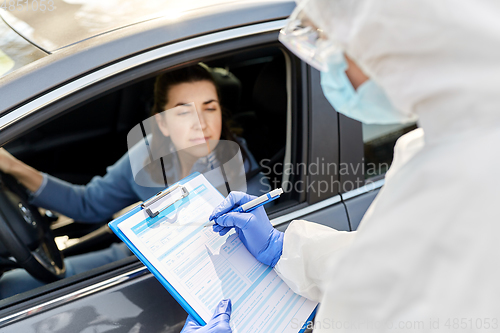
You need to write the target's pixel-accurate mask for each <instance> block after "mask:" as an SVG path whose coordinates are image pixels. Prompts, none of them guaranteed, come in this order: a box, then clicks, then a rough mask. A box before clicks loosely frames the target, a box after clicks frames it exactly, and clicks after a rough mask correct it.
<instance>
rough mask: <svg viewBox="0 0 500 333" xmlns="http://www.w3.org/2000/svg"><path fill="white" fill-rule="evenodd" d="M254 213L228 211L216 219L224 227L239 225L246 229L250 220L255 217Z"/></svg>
mask: <svg viewBox="0 0 500 333" xmlns="http://www.w3.org/2000/svg"><path fill="white" fill-rule="evenodd" d="M253 216H254V215H253V214H252V213H227V214H224V215H222V216H220V217H218V218H216V219H215V222H216V223H217V224H218V225H221V226H224V227H238V228H240V229H245V228H246V226H247V224H248V221H250V219H251V218H252V217H253Z"/></svg>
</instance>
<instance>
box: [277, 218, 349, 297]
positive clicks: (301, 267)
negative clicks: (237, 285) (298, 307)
mask: <svg viewBox="0 0 500 333" xmlns="http://www.w3.org/2000/svg"><path fill="white" fill-rule="evenodd" d="M355 237H356V232H355V231H354V232H347V231H338V230H335V229H333V228H330V227H326V226H324V225H321V224H317V223H313V222H308V221H302V220H298V221H293V222H292V223H291V224H290V226H289V227H288V229H287V230H286V231H285V237H284V242H283V253H282V255H281V258H280V260H279V261H278V263H277V264H276V266H275V269H276V271H277V273H278V274H279V275H280V277H281V278H282V279H283V280H284V281H285V282H286V284H287V285H288V286H289V287H290V288H291V289H292V290H293V291H294V292H295V293H297V294H299V295H301V296H304V297H306V298H308V299H310V300H313V301H316V302H320V300H321V299H322V296H323V293H324V291H325V287H326V285H328V284H329V283H331V277H329V276H328V274H327V272H328V270H327V269H326V267H329V266H331V265H332V263H333V262H334V261H335V260H336V259H337V258H338V255H339V254H340V252H342V251H343V250H344V249H346V248H348V247H349V245H350V244H351V242H352V241H353V239H354V238H355Z"/></svg>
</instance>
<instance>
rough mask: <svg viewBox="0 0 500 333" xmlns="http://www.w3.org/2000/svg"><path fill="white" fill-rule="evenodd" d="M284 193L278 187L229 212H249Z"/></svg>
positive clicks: (208, 225) (211, 223)
mask: <svg viewBox="0 0 500 333" xmlns="http://www.w3.org/2000/svg"><path fill="white" fill-rule="evenodd" d="M282 193H283V189H281V188H277V189H275V190H272V191H271V192H269V193H266V194H264V195H261V196H260V197H258V198H255V199H253V200H252V201H249V202H247V203H245V204H243V205H241V206H238V207H236V208H234V209H232V210H230V211H229V212H228V213H248V212H251V211H252V210H254V209H256V208H259V207H260V206H263V205H265V204H267V203H268V202H271V201H273V200H276V199H278V198H279V197H280V195H281V194H282ZM226 214H227V213H226ZM214 224H215V223H214V222H210V223H208V224H206V225H205V227H210V226H213V225H214Z"/></svg>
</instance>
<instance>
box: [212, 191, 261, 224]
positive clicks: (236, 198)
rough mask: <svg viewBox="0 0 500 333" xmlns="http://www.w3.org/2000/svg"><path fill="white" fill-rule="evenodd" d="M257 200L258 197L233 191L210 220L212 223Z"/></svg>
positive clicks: (216, 209)
mask: <svg viewBox="0 0 500 333" xmlns="http://www.w3.org/2000/svg"><path fill="white" fill-rule="evenodd" d="M255 198H257V197H256V196H253V195H250V194H246V193H243V192H238V191H232V192H231V193H229V195H228V196H227V198H226V199H224V201H222V202H221V203H220V204H219V205H218V206H217V207H215V209H214V211H213V212H212V214H211V215H210V217H209V220H210V221H212V220H214V219H216V218H218V217H219V216H221V215H222V214H225V213H227V212H229V211H230V210H232V209H233V208H236V207H238V206H241V205H243V204H244V203H247V202H249V201H252V200H253V199H255Z"/></svg>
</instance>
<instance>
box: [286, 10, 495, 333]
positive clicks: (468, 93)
mask: <svg viewBox="0 0 500 333" xmlns="http://www.w3.org/2000/svg"><path fill="white" fill-rule="evenodd" d="M306 8H307V9H306V11H307V13H308V16H309V17H310V18H311V19H312V21H313V22H315V23H316V24H317V25H318V26H319V27H320V28H323V29H324V30H325V31H326V32H327V34H333V35H334V36H335V38H336V39H338V40H340V41H341V43H342V45H343V47H344V48H345V50H346V53H347V54H348V55H349V56H350V57H351V58H352V59H354V60H355V61H356V62H357V63H358V64H359V66H360V67H361V68H362V69H363V70H364V71H365V72H366V73H367V74H368V75H369V76H370V77H371V78H372V79H374V80H375V81H376V82H378V83H379V84H380V85H381V86H382V87H383V88H384V89H385V91H386V92H387V94H388V96H389V98H390V99H391V101H392V102H393V104H394V105H395V106H396V107H397V108H398V109H400V110H401V111H402V112H407V113H408V112H412V113H415V114H417V115H418V117H419V126H420V127H421V129H418V130H415V131H413V132H411V133H408V134H407V135H405V136H403V137H401V138H400V139H399V140H398V142H397V144H396V147H395V151H394V161H393V165H392V166H391V168H390V170H389V172H388V173H387V175H386V182H385V185H384V187H383V188H382V190H381V191H380V193H379V195H378V196H377V198H376V199H375V201H374V202H373V203H372V205H371V206H370V208H369V209H368V211H367V213H366V214H365V216H364V218H363V220H362V222H361V224H360V227H359V229H358V231H356V232H351V233H348V232H339V231H336V230H333V229H330V228H327V227H324V226H320V225H317V224H314V223H310V222H306V221H294V222H292V223H291V225H290V226H289V228H288V229H287V231H286V233H285V237H284V247H283V255H282V257H281V259H280V260H279V262H278V264H277V266H276V270H277V271H278V272H279V274H280V275H281V277H282V278H283V279H284V280H285V281H286V282H287V284H288V285H289V286H290V287H292V289H293V290H294V291H295V292H297V293H299V294H301V295H303V296H305V297H308V298H310V299H313V300H315V301H318V302H320V307H319V311H318V313H317V316H316V323H315V326H314V327H315V331H314V332H326V331H337V332H341V331H370V332H375V331H377V332H378V331H398V332H399V331H405V332H406V331H408V332H412V331H431V330H432V331H433V332H437V331H448V329H450V331H462V332H468V331H471V332H472V331H474V332H477V331H491V330H492V329H494V328H496V330H500V210H499V209H498V207H499V206H500V204H499V201H500V172H499V169H500V149H499V148H498V147H499V145H500V1H498V0H468V1H466V0H378V1H377V0H312V1H310V3H309V7H306ZM424 133H425V136H424ZM488 322H489V324H488ZM487 327H489V330H488V329H486V328H487Z"/></svg>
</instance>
